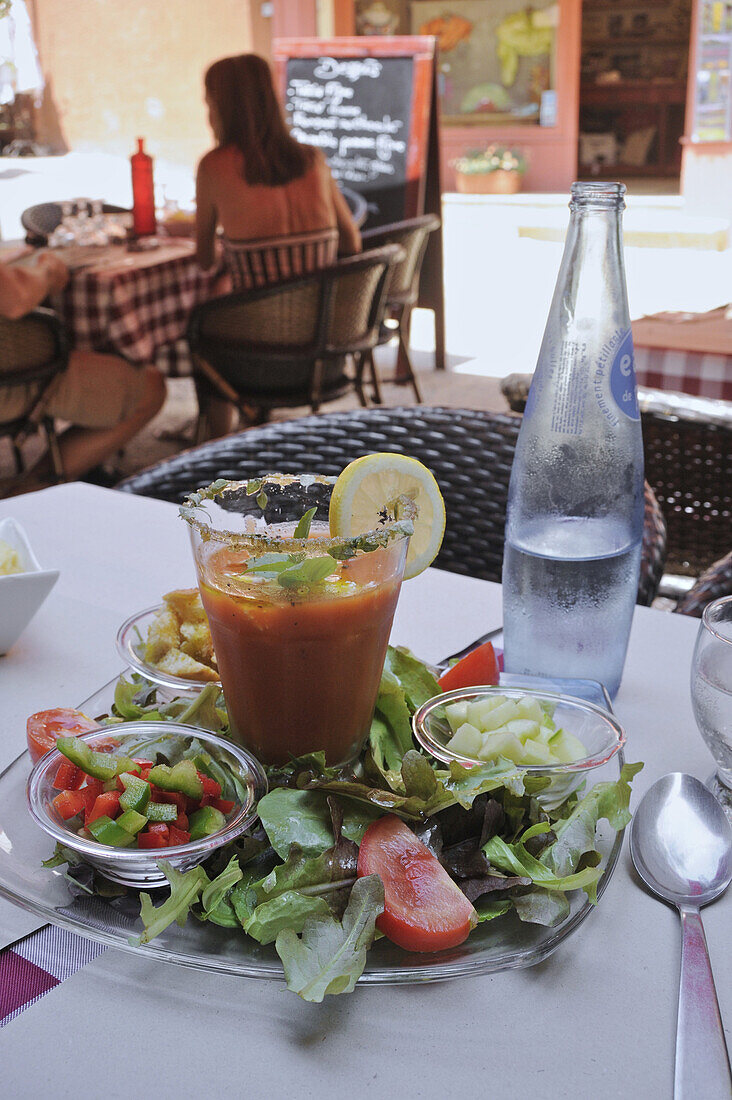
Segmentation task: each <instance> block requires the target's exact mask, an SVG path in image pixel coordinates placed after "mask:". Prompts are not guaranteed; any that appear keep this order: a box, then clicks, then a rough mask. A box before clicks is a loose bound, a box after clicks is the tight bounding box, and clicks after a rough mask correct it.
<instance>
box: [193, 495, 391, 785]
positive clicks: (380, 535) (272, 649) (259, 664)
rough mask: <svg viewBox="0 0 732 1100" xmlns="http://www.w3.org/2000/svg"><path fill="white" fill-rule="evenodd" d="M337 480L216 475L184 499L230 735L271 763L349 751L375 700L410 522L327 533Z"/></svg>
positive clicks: (339, 758)
mask: <svg viewBox="0 0 732 1100" xmlns="http://www.w3.org/2000/svg"><path fill="white" fill-rule="evenodd" d="M334 482H335V478H327V477H320V476H316V475H290V474H271V475H268V476H266V477H264V478H261V479H256V480H254V481H249V482H245V481H243V482H233V481H218V482H214V484H213V485H211V486H209V487H208V488H207V489H202V490H200V491H199V492H197V493H194V494H192V496H190V497H189V498H188V499H187V500H186V501H185V503H184V504H183V505H182V507H181V514H182V515H183V517H184V518H185V519H186V520H187V522H188V524H189V529H190V534H191V541H192V546H193V554H194V558H195V562H196V570H197V573H198V583H199V587H200V590H201V598H202V601H203V606H204V608H205V609H206V614H207V615H208V620H209V624H210V627H211V637H212V640H213V647H214V650H215V652H216V659H217V662H218V667H219V673H220V675H221V684H222V687H223V691H224V698H225V700H226V706H227V710H228V714H229V721H230V725H231V731H232V736H233V737H234V738H235V739H236V740H237V741H239V742H240V743H241V744H242V745H244V746H245V747H246V748H247V749H249V751H250V752H252V753H253V754H254V755H255V756H256V757H257V758H258V759H259V760H261V761H263V762H264V763H267V764H284V763H286V762H287V761H288V760H290V759H291V758H292V757H294V756H301V755H302V754H304V753H308V752H317V751H319V750H323V751H324V752H325V758H326V761H327V763H328V764H331V765H333V764H340V763H344V762H346V761H348V760H351V759H353V758H354V757H355V756H356V755H357V754H358V753H359V752H360V750H361V748H362V746H363V744H364V741H365V739H366V737H367V735H368V732H369V728H370V725H371V719H372V716H373V711H374V707H375V705H376V696H377V693H378V689H379V683H380V680H381V672H382V668H383V664H384V657H385V655H386V647H387V643H388V640H389V633H390V630H391V624H392V619H393V617H394V611H395V608H396V604H397V599H398V597H399V589H400V587H401V582H402V576H403V573H404V563H405V560H406V556H407V547H408V543H409V537H410V535H411V533H412V524H411V522H410V521H408V520H401V521H390V520H387V521H385V522H384V524H383V526H380V527H379V529H378V530H376V531H365V532H363V533H362V534H360V535H358V536H354V537H349V538H332V537H331V536H330V530H329V526H328V506H329V502H330V495H331V492H332V489H333V484H334Z"/></svg>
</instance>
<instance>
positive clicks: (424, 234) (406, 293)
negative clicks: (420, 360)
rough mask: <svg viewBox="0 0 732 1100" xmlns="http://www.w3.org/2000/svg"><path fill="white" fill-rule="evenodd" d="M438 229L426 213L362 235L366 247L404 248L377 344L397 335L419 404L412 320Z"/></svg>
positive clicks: (434, 218)
mask: <svg viewBox="0 0 732 1100" xmlns="http://www.w3.org/2000/svg"><path fill="white" fill-rule="evenodd" d="M439 226H440V219H439V218H438V217H437V216H436V215H435V214H423V215H422V216H421V217H419V218H410V219H409V220H408V221H403V222H394V223H393V224H392V225H383V226H380V227H379V228H378V229H367V230H366V232H365V233H362V234H361V240H362V241H363V246H364V248H381V247H382V246H383V245H385V244H398V245H400V246H401V247H402V248H403V249H404V259H403V260H402V261H401V263H398V264H397V265H396V267H395V268H394V272H393V274H392V277H391V280H390V281H389V290H388V292H387V299H386V317H387V320H386V321H385V322H384V324H383V325H382V327H381V332H380V334H379V341H378V342H379V344H388V343H389V341H390V340H392V339H393V338H394V337H395V336H398V338H399V350H398V353H397V355H398V358H397V363H398V364H399V366H401V368H402V369H403V370H404V372H405V375H406V379H407V380H408V381H409V383H410V385H411V387H412V389H413V390H414V396H415V397H416V399H417V401H418V402H419V403H420V404H421V403H422V394H421V392H420V389H419V383H418V382H417V378H416V375H415V373H414V368H413V367H412V361H411V359H410V357H409V320H410V316H411V313H412V308H413V307H414V306H415V305H416V303H417V298H418V295H419V273H420V270H421V268H422V261H423V259H424V254H425V252H426V251H427V244H428V241H429V235H430V233H434V231H435V230H436V229H438V228H439ZM389 322H391V325H390V324H389ZM368 356H369V358H370V360H371V364H372V366H371V370H372V375H373V378H374V396H375V398H376V401H377V402H378V403H379V404H381V393H380V391H379V384H378V377H377V374H376V369H375V367H374V366H373V352H369V353H368Z"/></svg>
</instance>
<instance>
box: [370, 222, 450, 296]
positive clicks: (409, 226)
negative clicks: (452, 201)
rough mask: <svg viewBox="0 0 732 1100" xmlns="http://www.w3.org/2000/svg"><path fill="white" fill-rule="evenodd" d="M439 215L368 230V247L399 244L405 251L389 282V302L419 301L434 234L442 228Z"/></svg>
mask: <svg viewBox="0 0 732 1100" xmlns="http://www.w3.org/2000/svg"><path fill="white" fill-rule="evenodd" d="M439 225H440V219H439V218H438V217H437V215H436V214H423V215H421V216H420V217H418V218H410V219H408V220H407V221H403V222H394V223H392V224H391V225H384V226H380V227H379V228H378V229H367V230H366V232H365V233H363V234H362V241H363V245H364V248H381V247H382V246H383V245H385V244H398V245H400V246H401V247H402V248H403V249H404V259H403V260H401V261H400V263H398V264H396V265H395V267H394V270H393V272H392V275H391V278H390V280H389V289H388V291H387V301H389V302H395V303H398V304H405V303H407V302H410V301H412V299H416V294H417V287H418V283H419V273H420V269H421V267H422V260H423V259H424V254H425V252H426V250H427V244H428V240H429V235H430V233H433V232H434V231H435V229H438V228H439Z"/></svg>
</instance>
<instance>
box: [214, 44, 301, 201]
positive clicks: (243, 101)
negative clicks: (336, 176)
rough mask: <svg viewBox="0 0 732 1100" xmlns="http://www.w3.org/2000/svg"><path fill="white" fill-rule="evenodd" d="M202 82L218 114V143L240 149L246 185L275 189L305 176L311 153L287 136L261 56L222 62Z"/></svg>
mask: <svg viewBox="0 0 732 1100" xmlns="http://www.w3.org/2000/svg"><path fill="white" fill-rule="evenodd" d="M204 83H205V87H206V92H207V94H208V97H209V100H210V101H211V102H212V103H213V106H214V108H215V110H216V112H217V114H218V120H219V125H220V131H219V133H218V134H217V135H216V136H217V138H218V141H219V144H220V145H235V146H236V147H237V149H241V151H242V153H243V156H244V166H243V171H244V178H245V180H246V181H247V183H248V184H250V185H255V184H264V185H265V186H267V187H278V186H281V185H282V184H285V183H289V182H290V180H293V179H298V178H299V177H300V176H303V175H304V174H305V172H306V171H307V170H308V168H309V167H310V166H311V164H312V163H313V157H314V150H313V149H312V148H311V147H310V146H308V145H301V144H300V142H299V141H296V140H295V138H293V137H292V136H291V134H290V131H289V130H288V128H287V123H286V122H285V119H284V115H283V113H282V109H281V107H280V104H279V102H278V100H277V96H276V95H275V90H274V84H273V82H272V73H271V71H270V68H269V65H268V64H267V62H266V61H265V60H264V58H263V57H259V56H258V55H257V54H254V53H244V54H239V56H238V57H222V58H221V60H220V61H215V62H214V63H213V65H211V67H210V68H209V69H208V71H207V72H206V76H205V78H204Z"/></svg>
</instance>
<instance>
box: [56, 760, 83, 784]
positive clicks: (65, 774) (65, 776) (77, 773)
mask: <svg viewBox="0 0 732 1100" xmlns="http://www.w3.org/2000/svg"><path fill="white" fill-rule="evenodd" d="M83 782H84V772H83V771H82V770H81V768H78V767H77V766H76V764H72V763H71V761H70V760H62V761H61V763H60V764H59V766H58V769H57V770H56V778H55V779H54V781H53V785H54V787H55V788H56V790H57V791H78V789H79V787H80V786H81V784H82V783H83Z"/></svg>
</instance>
